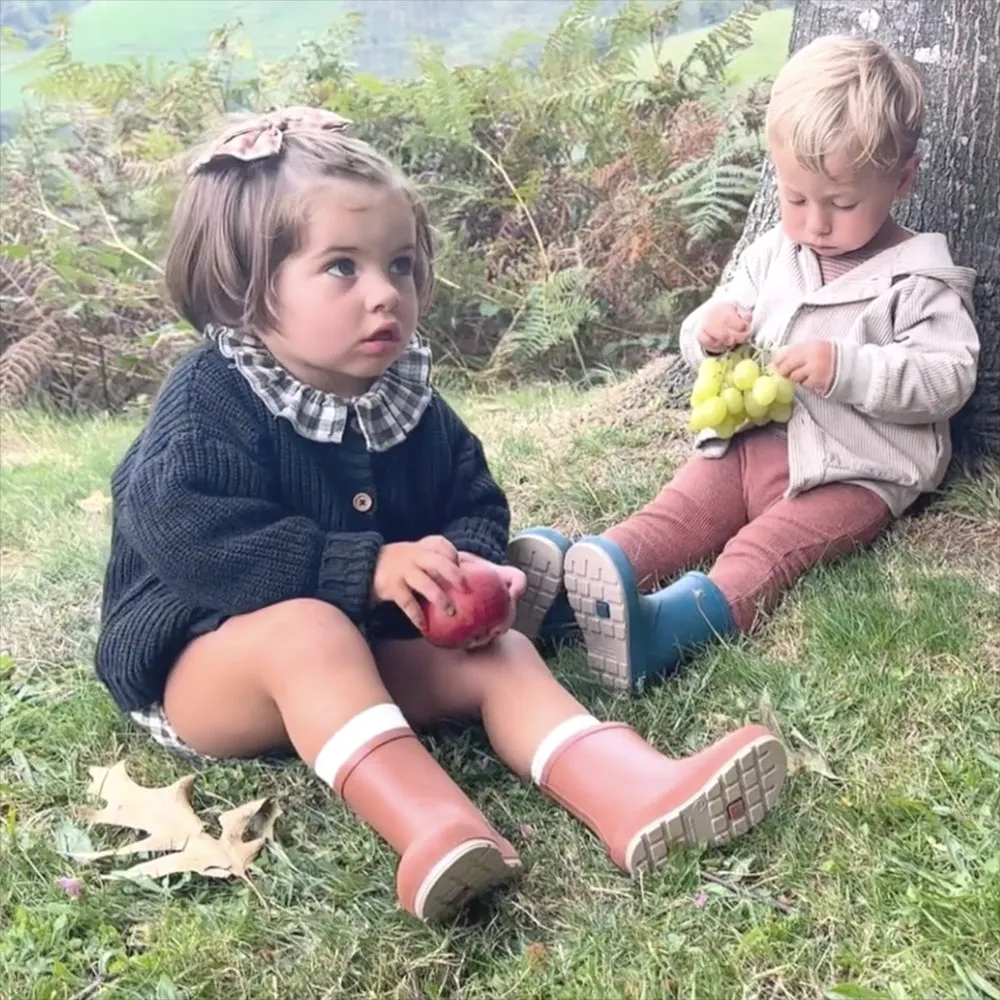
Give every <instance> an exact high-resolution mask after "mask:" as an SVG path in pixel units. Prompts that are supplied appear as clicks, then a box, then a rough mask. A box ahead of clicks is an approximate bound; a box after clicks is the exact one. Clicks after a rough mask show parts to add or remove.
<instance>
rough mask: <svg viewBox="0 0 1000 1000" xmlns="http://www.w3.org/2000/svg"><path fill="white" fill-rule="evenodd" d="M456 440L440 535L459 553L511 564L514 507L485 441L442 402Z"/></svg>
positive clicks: (452, 437)
mask: <svg viewBox="0 0 1000 1000" xmlns="http://www.w3.org/2000/svg"><path fill="white" fill-rule="evenodd" d="M440 402H441V406H442V407H443V410H444V420H445V422H446V424H447V425H448V432H449V437H450V438H451V440H452V448H453V455H454V460H453V464H452V470H451V477H452V478H451V488H450V490H449V493H448V500H447V503H446V505H445V511H444V515H445V524H444V527H443V529H442V530H441V531H440V532H439V534H441V535H443V536H444V537H445V538H447V539H448V541H449V542H451V544H452V545H454V546H455V548H456V549H458V551H459V552H471V553H472V554H473V555H476V556H480V557H482V558H483V559H487V560H489V561H490V562H492V563H495V564H497V565H501V566H502V565H504V564H505V563H506V561H507V540H508V537H509V533H510V508H509V506H508V504H507V497H506V496H505V495H504V492H503V490H501V489H500V487H499V486H498V485H497V483H496V480H494V478H493V476H492V474H491V473H490V469H489V465H488V463H487V461H486V455H485V452H484V451H483V445H482V442H481V441H480V440H479V438H478V437H476V435H475V434H473V433H472V431H470V430H469V428H468V427H466V426H465V424H464V423H463V422H462V420H461V418H460V417H459V416H458V414H457V413H455V412H454V411H453V410H452V409H451V408H450V407H448V406H447V405H446V404H444V401H443V400H441V401H440Z"/></svg>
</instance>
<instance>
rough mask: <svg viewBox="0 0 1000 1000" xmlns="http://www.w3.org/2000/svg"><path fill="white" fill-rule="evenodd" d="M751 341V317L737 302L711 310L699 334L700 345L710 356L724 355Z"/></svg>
mask: <svg viewBox="0 0 1000 1000" xmlns="http://www.w3.org/2000/svg"><path fill="white" fill-rule="evenodd" d="M749 339H750V317H749V315H748V314H747V313H746V312H745V311H744V310H743V309H740V307H739V306H738V305H736V303H735V302H720V303H719V304H718V305H717V306H714V307H713V308H711V309H709V311H708V313H707V315H706V316H705V322H704V323H703V324H702V327H701V332H700V333H699V334H698V343H699V344H700V345H701V347H702V349H703V350H704V351H707V352H708V353H709V354H722V353H723V351H728V350H731V349H732V348H734V347H739V345H740V344H743V343H746V341H747V340H749Z"/></svg>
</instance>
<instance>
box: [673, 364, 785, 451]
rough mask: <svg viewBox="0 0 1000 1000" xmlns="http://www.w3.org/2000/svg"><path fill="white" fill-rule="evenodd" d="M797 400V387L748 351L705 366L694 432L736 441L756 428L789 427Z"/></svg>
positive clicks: (694, 400) (697, 389) (694, 397)
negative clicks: (769, 425) (708, 432)
mask: <svg viewBox="0 0 1000 1000" xmlns="http://www.w3.org/2000/svg"><path fill="white" fill-rule="evenodd" d="M794 399H795V384H794V383H793V382H791V381H790V380H789V379H787V378H785V377H784V376H782V375H779V374H778V373H777V372H776V371H775V370H774V368H773V367H772V365H771V362H770V360H769V356H768V354H767V353H766V352H765V351H763V350H761V349H760V348H755V347H750V346H748V345H743V346H741V347H738V348H736V349H735V350H733V351H729V352H727V353H726V354H723V355H720V356H719V357H715V358H706V359H705V360H704V361H702V363H701V366H700V367H699V369H698V378H697V379H696V381H695V383H694V388H693V389H692V391H691V418H690V421H689V423H688V429H689V430H692V431H695V432H698V431H702V430H706V429H708V430H712V431H714V432H715V433H716V434H718V436H719V437H721V438H731V437H732V436H733V435H734V434H735V433H737V432H738V431H741V430H743V429H744V428H745V427H749V426H751V425H753V426H756V427H762V426H763V425H764V424H767V423H770V422H771V421H775V422H776V423H780V424H786V423H788V421H789V419H790V418H791V416H792V403H793V401H794Z"/></svg>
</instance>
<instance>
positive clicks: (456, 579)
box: [372, 535, 465, 631]
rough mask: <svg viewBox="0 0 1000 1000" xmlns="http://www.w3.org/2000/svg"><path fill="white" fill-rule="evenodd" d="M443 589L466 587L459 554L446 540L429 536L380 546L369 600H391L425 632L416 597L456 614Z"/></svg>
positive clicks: (448, 612) (448, 613)
mask: <svg viewBox="0 0 1000 1000" xmlns="http://www.w3.org/2000/svg"><path fill="white" fill-rule="evenodd" d="M445 586H450V587H457V588H463V587H464V586H465V578H464V576H463V575H462V570H461V567H460V566H459V562H458V551H457V550H456V549H455V546H454V545H452V544H451V542H449V541H448V539H446V538H443V537H441V536H440V535H430V536H428V537H427V538H422V539H421V540H420V541H419V542H392V543H390V544H389V545H383V546H382V550H381V551H380V552H379V554H378V559H377V560H376V562H375V576H374V578H373V580H372V598H373V599H374V600H375V601H393V602H394V603H395V604H397V605H398V606H399V608H400V610H402V612H403V614H405V615H406V617H407V618H409V619H410V621H411V622H413V624H414V625H415V626H416V627H417V628H418V629H420V631H423V629H424V616H423V613H422V612H421V610H420V603H419V601H418V600H417V595H420V596H421V597H424V598H426V599H427V600H428V601H430V602H431V603H432V604H434V605H436V606H437V607H439V608H440V609H441V610H442V611H443V612H444V613H445V614H447V615H452V614H454V613H455V605H454V604H453V603H452V602H451V600H450V598H449V597H448V595H447V593H446V592H445V590H444V587H445Z"/></svg>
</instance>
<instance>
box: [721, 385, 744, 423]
mask: <svg viewBox="0 0 1000 1000" xmlns="http://www.w3.org/2000/svg"><path fill="white" fill-rule="evenodd" d="M719 398H720V399H721V400H722V401H723V402H724V403H725V404H726V409H727V410H729V412H730V413H731V414H732V415H733V416H734V417H738V416H739V415H740V414H741V413H743V411H744V409H745V408H744V406H743V393H742V392H740V390H739V389H737V388H736V386H734V385H730V386H726V388H725V389H723V390H722V392H720V393H719Z"/></svg>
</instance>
